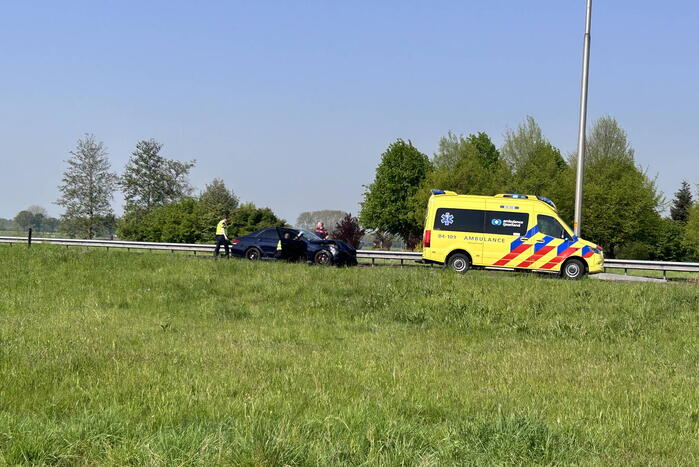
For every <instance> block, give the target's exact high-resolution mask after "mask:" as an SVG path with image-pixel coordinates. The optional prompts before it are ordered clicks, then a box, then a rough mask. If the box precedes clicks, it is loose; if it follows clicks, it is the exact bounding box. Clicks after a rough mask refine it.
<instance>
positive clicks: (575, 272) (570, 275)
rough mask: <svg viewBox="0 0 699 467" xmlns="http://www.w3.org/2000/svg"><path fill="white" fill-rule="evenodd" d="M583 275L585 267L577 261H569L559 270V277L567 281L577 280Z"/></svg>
mask: <svg viewBox="0 0 699 467" xmlns="http://www.w3.org/2000/svg"><path fill="white" fill-rule="evenodd" d="M584 275H585V265H584V264H583V262H582V261H580V260H579V259H575V258H573V259H569V260H568V261H566V262H565V264H563V267H562V268H561V277H563V278H564V279H569V280H578V279H580V278H581V277H583V276H584Z"/></svg>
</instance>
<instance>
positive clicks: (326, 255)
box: [313, 250, 333, 266]
mask: <svg viewBox="0 0 699 467" xmlns="http://www.w3.org/2000/svg"><path fill="white" fill-rule="evenodd" d="M313 259H314V260H315V263H316V264H320V265H321V266H330V265H331V264H333V257H332V255H331V254H330V252H329V251H328V250H320V251H319V252H318V253H316V254H315V256H314V257H313Z"/></svg>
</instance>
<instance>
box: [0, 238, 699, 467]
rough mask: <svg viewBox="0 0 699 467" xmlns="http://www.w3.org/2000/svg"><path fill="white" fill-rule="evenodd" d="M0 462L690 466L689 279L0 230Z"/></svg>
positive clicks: (694, 455)
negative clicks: (126, 248) (208, 254)
mask: <svg viewBox="0 0 699 467" xmlns="http://www.w3.org/2000/svg"><path fill="white" fill-rule="evenodd" d="M0 283H1V284H2V286H1V288H0V464H3V463H7V464H15V463H62V464H85V463H91V464H92V463H98V464H113V465H123V464H125V463H133V464H143V463H148V464H160V463H162V464H174V463H185V464H188V463H198V464H202V465H212V464H228V463H235V464H267V465H282V464H285V463H286V464H292V465H332V464H355V465H356V464H362V463H365V464H367V465H370V464H373V465H375V464H399V463H408V464H423V465H443V464H454V463H477V464H481V463H521V464H532V463H536V464H550V463H560V464H563V463H565V464H568V463H582V464H600V465H601V464H609V463H613V464H617V465H619V464H629V463H631V464H686V465H696V464H697V463H699V443H698V442H697V439H698V436H699V393H698V390H697V387H699V379H698V375H699V288H698V287H697V285H696V284H685V283H678V284H615V283H603V282H598V281H592V280H585V281H581V282H565V281H561V280H556V279H550V278H546V277H538V276H536V275H524V274H517V275H512V274H507V273H498V272H471V273H469V274H467V275H466V276H464V277H459V276H456V275H454V274H450V273H448V272H445V271H442V270H438V269H430V268H404V269H399V268H354V269H332V268H330V269H324V268H319V267H307V266H305V265H303V264H296V265H289V264H272V263H264V264H250V263H247V262H243V261H237V260H232V261H218V262H213V261H209V260H205V259H201V258H195V257H185V256H181V255H165V254H147V253H145V254H129V253H125V252H117V251H109V252H107V251H104V250H91V251H82V250H78V249H71V250H66V249H60V248H52V247H48V246H38V247H35V248H32V249H31V250H28V249H26V248H17V247H13V248H10V247H7V246H0Z"/></svg>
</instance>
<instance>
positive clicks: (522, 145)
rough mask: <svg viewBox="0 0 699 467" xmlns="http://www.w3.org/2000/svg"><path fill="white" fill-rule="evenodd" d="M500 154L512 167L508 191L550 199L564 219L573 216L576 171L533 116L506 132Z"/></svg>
mask: <svg viewBox="0 0 699 467" xmlns="http://www.w3.org/2000/svg"><path fill="white" fill-rule="evenodd" d="M501 153H502V156H503V158H504V159H505V160H506V161H507V163H508V165H509V167H510V168H511V170H512V179H511V181H510V184H509V187H508V190H507V191H511V192H515V193H523V194H532V195H540V196H545V197H547V198H550V199H551V200H553V202H554V203H556V206H557V207H558V211H559V215H560V216H561V217H562V218H563V219H564V220H571V219H572V217H573V212H572V210H573V192H574V190H573V186H574V176H573V173H572V172H571V170H570V168H569V167H568V165H567V164H566V161H565V159H564V158H563V156H561V153H560V151H559V150H558V149H557V148H555V147H554V146H553V145H552V144H551V143H550V142H549V141H548V140H546V139H545V138H544V136H543V132H542V131H541V128H540V127H539V125H538V124H537V123H536V121H535V120H534V118H532V117H530V116H527V117H526V119H525V121H524V123H522V124H520V125H519V126H518V127H517V129H516V130H515V131H511V130H510V131H507V132H505V142H504V144H503V146H502V150H501Z"/></svg>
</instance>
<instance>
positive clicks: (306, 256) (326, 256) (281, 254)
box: [231, 227, 357, 266]
mask: <svg viewBox="0 0 699 467" xmlns="http://www.w3.org/2000/svg"><path fill="white" fill-rule="evenodd" d="M280 241H281V246H282V249H281V251H279V250H278V249H277V246H278V245H279V242H280ZM231 246H232V248H231V254H233V255H234V256H239V257H241V258H246V259H249V260H250V261H256V260H259V259H284V260H287V261H303V260H306V261H308V262H311V263H315V264H322V265H331V264H334V265H338V266H355V265H356V264H357V250H355V249H354V248H352V247H351V246H350V245H348V244H347V243H345V242H343V241H341V240H323V239H322V238H320V237H318V236H317V235H316V234H314V233H312V232H309V231H308V230H303V229H291V228H288V227H267V228H264V229H260V230H257V231H255V232H253V233H251V234H248V235H244V236H242V237H237V238H234V239H233V240H232V241H231Z"/></svg>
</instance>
